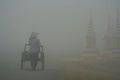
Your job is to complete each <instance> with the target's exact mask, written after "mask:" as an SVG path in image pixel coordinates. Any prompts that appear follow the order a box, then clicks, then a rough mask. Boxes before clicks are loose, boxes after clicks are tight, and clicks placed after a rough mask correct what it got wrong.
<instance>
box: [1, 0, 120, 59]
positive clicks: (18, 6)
mask: <svg viewBox="0 0 120 80" xmlns="http://www.w3.org/2000/svg"><path fill="white" fill-rule="evenodd" d="M119 3H120V0H0V13H1V14H0V55H2V56H10V57H11V58H12V57H13V54H17V55H20V54H21V51H23V48H24V44H25V43H26V41H27V40H28V38H29V36H30V34H31V32H33V31H35V32H39V33H40V34H39V36H38V37H39V38H40V40H41V43H42V44H43V45H44V46H45V53H46V55H53V54H57V55H58V54H59V55H60V54H63V55H64V54H66V53H69V54H72V53H73V54H79V53H80V52H82V51H83V50H84V47H85V35H86V33H87V27H88V23H89V18H90V9H92V15H93V27H94V28H95V33H96V39H97V41H96V42H97V48H99V50H101V49H102V48H101V47H102V45H103V43H102V42H103V40H102V38H103V37H104V34H105V30H106V27H107V21H108V13H110V17H111V18H113V21H111V23H113V27H114V26H115V19H116V8H119V7H120V6H119ZM11 54H12V55H11ZM69 54H67V55H69ZM2 56H1V57H2ZM14 57H16V56H15V55H14Z"/></svg>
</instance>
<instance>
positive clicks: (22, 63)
mask: <svg viewBox="0 0 120 80" xmlns="http://www.w3.org/2000/svg"><path fill="white" fill-rule="evenodd" d="M21 69H23V53H22V55H21Z"/></svg>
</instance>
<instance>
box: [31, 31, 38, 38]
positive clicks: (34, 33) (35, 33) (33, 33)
mask: <svg viewBox="0 0 120 80" xmlns="http://www.w3.org/2000/svg"><path fill="white" fill-rule="evenodd" d="M38 34H39V33H38V32H32V33H31V37H35V36H37V35H38Z"/></svg>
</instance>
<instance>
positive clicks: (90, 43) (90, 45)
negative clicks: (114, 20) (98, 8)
mask: <svg viewBox="0 0 120 80" xmlns="http://www.w3.org/2000/svg"><path fill="white" fill-rule="evenodd" d="M86 52H87V53H95V52H96V40H95V33H94V29H93V20H92V10H90V19H89V24H88V34H87V36H86V49H85V53H86Z"/></svg>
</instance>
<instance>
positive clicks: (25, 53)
mask: <svg viewBox="0 0 120 80" xmlns="http://www.w3.org/2000/svg"><path fill="white" fill-rule="evenodd" d="M26 61H31V53H30V45H29V44H25V47H24V51H23V52H22V53H21V69H23V68H24V63H25V62H26ZM38 61H39V62H40V63H41V66H42V70H44V64H45V62H44V51H43V45H42V46H41V47H40V52H39V55H38Z"/></svg>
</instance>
